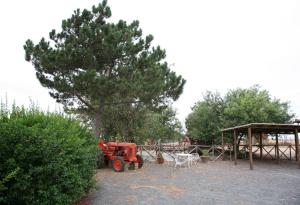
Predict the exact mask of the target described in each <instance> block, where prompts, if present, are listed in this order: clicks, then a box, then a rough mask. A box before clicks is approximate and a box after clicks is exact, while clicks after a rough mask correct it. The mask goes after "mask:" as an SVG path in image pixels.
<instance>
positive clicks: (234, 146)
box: [233, 130, 237, 165]
mask: <svg viewBox="0 0 300 205" xmlns="http://www.w3.org/2000/svg"><path fill="white" fill-rule="evenodd" d="M233 138H234V142H233V143H234V145H233V149H234V165H237V153H236V152H237V150H236V147H237V143H236V141H237V140H236V130H233Z"/></svg>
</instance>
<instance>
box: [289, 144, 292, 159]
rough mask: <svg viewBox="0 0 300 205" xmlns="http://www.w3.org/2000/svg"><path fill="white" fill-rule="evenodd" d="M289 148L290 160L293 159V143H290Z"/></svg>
mask: <svg viewBox="0 0 300 205" xmlns="http://www.w3.org/2000/svg"><path fill="white" fill-rule="evenodd" d="M289 148H290V160H292V145H291V144H290V145H289Z"/></svg>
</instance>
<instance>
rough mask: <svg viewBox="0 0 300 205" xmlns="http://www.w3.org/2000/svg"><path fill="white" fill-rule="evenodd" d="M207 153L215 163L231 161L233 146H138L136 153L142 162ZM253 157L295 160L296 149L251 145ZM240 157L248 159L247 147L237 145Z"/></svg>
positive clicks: (280, 146) (289, 146) (282, 146)
mask: <svg viewBox="0 0 300 205" xmlns="http://www.w3.org/2000/svg"><path fill="white" fill-rule="evenodd" d="M203 150H206V152H208V153H209V155H210V156H211V159H212V160H213V161H216V160H218V159H224V158H229V160H233V159H232V158H233V146H232V145H231V144H225V145H224V147H223V146H222V145H186V146H184V145H171V144H161V145H138V152H139V154H140V155H142V156H143V157H144V160H148V159H149V158H151V159H153V160H156V159H157V154H158V153H162V154H165V156H168V157H170V158H172V159H174V157H175V155H176V153H182V152H184V153H198V152H199V151H200V152H203ZM252 152H253V156H254V157H256V158H258V159H261V160H262V159H271V160H295V156H296V155H295V153H296V148H295V146H294V145H279V146H276V145H262V146H261V147H260V146H259V145H252ZM239 153H240V157H243V158H248V153H249V147H248V145H239Z"/></svg>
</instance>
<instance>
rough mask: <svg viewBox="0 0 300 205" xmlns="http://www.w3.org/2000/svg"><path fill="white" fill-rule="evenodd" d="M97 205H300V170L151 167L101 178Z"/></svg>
mask: <svg viewBox="0 0 300 205" xmlns="http://www.w3.org/2000/svg"><path fill="white" fill-rule="evenodd" d="M97 181H98V184H99V188H98V189H97V190H95V191H94V192H93V193H92V194H91V195H90V196H89V201H90V202H91V204H95V205H120V204H122V205H123V204H124V205H129V204H130V205H152V204H153V205H154V204H155V205H188V204H195V205H196V204H197V205H198V204H205V205H206V204H222V205H223V204H230V205H232V204H233V205H234V204H236V205H250V204H259V205H260V204H270V205H276V204H289V205H290V204H295V205H296V204H297V205H299V204H300V170H299V169H297V165H296V164H295V163H292V162H282V163H280V164H279V165H277V164H275V163H274V161H263V162H260V161H255V163H254V170H253V171H250V170H249V164H248V162H247V161H239V162H238V165H237V166H234V165H233V162H230V161H217V162H209V163H206V164H203V163H199V164H198V165H195V166H193V167H192V168H177V169H174V168H173V167H171V166H168V165H167V164H164V165H158V164H154V163H145V165H144V167H143V168H142V169H140V170H134V171H131V170H126V171H125V172H123V173H116V172H114V171H112V170H111V169H101V170H98V172H97Z"/></svg>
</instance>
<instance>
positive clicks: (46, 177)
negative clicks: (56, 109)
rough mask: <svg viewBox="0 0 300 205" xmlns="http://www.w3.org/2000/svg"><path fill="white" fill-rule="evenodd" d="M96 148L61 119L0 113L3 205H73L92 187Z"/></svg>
mask: <svg viewBox="0 0 300 205" xmlns="http://www.w3.org/2000/svg"><path fill="white" fill-rule="evenodd" d="M95 158H96V143H95V140H94V137H92V135H91V134H90V132H89V130H88V129H87V128H85V127H83V126H82V125H81V124H80V123H79V122H78V121H76V120H73V119H69V118H66V117H64V116H62V115H61V114H57V113H45V112H41V111H38V110H37V109H29V110H26V109H24V108H18V107H14V108H13V109H12V110H11V111H7V110H5V109H3V108H1V109H0V204H71V203H72V202H74V201H76V200H78V199H79V198H80V197H82V195H83V194H84V193H85V192H86V191H87V190H88V189H89V188H90V187H91V185H92V184H93V175H94V170H95V166H96V161H95V160H96V159H95Z"/></svg>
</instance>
